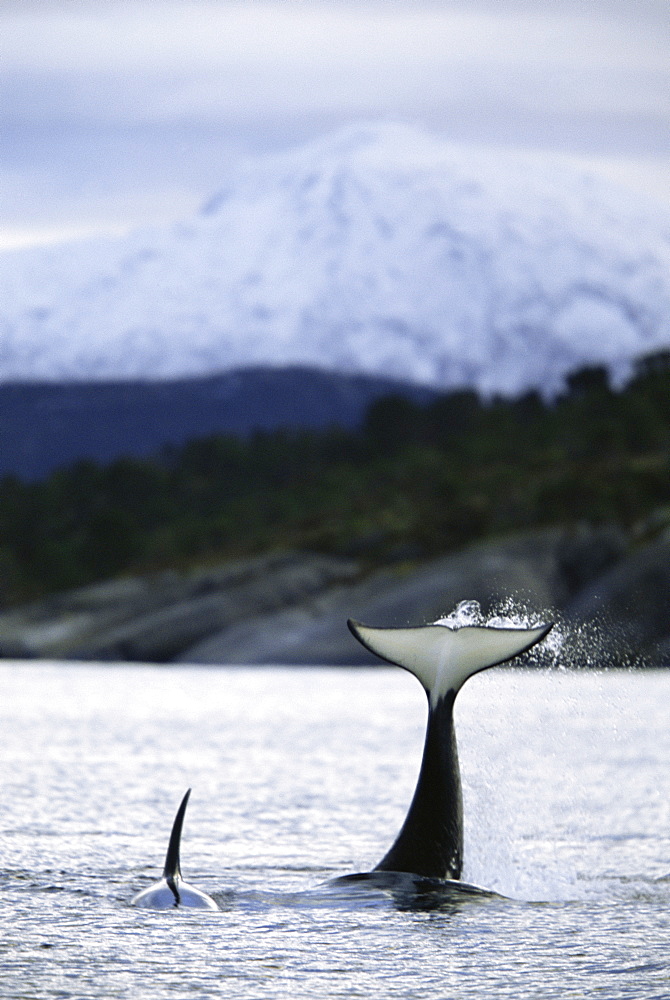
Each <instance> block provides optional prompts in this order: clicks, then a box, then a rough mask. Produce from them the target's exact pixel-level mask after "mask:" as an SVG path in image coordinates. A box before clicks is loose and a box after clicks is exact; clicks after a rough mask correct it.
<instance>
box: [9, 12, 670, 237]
mask: <svg viewBox="0 0 670 1000" xmlns="http://www.w3.org/2000/svg"><path fill="white" fill-rule="evenodd" d="M360 118H365V119H377V118H385V119H393V120H399V121H403V122H406V123H409V124H416V125H419V126H421V127H424V128H426V129H428V130H430V131H432V132H434V133H436V134H437V135H439V136H441V137H443V138H446V139H449V140H452V141H454V142H456V143H459V144H463V145H476V146H478V147H480V148H481V147H484V148H489V149H490V150H491V155H495V151H496V149H499V148H500V147H504V148H511V149H515V150H521V151H530V152H533V153H534V154H536V155H550V156H560V157H567V158H569V159H574V160H577V161H579V162H584V163H586V164H588V165H589V167H590V168H591V169H593V170H594V171H596V172H600V173H603V174H605V175H607V176H609V177H612V178H614V179H615V180H617V181H620V182H622V183H624V184H626V185H628V186H630V187H633V188H635V189H636V190H639V191H641V192H642V193H644V194H647V195H650V196H652V197H655V198H658V199H661V200H663V201H665V202H666V203H667V202H668V201H669V200H670V0H591V2H590V3H588V4H587V3H583V2H580V3H577V2H573V0H554V2H551V3H549V2H543V0H534V2H532V0H505V2H504V3H502V2H497V3H494V2H486V0H470V2H465V0H451V2H450V0H444V2H429V0H424V2H418V0H417V2H412V0H404V2H400V0H397V2H396V0H377V2H372V0H359V2H358V3H347V2H344V0H330V2H328V0H302V2H298V0H265V2H262V0H238V2H231V0H128V2H121V0H60V2H59V0H49V2H47V0H3V3H2V6H1V7H0V247H2V246H10V245H20V244H30V243H34V242H45V241H48V240H50V239H54V238H58V237H62V236H64V235H68V234H78V233H83V232H95V231H107V232H109V231H122V230H125V229H128V228H131V227H133V226H136V225H140V224H144V223H148V222H167V221H172V220H174V219H178V218H183V217H185V216H188V215H189V214H191V213H192V212H193V211H194V210H196V209H197V207H198V206H199V205H200V204H201V203H202V202H203V201H205V200H206V199H207V197H208V196H209V195H210V194H211V193H212V192H213V191H215V190H216V188H217V187H218V186H220V184H221V182H222V180H223V177H224V175H225V171H226V169H227V166H228V165H229V164H230V162H231V161H232V160H233V159H235V158H237V157H239V156H242V155H245V154H248V153H258V152H263V151H275V150H278V149H281V148H285V147H289V146H293V145H296V144H298V143H301V142H304V141H305V140H307V139H309V138H312V137H316V136H318V135H320V134H323V133H324V132H327V131H329V130H331V129H333V128H336V127H338V126H342V125H345V124H348V123H350V122H351V121H353V120H356V119H360Z"/></svg>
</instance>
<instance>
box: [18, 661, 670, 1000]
mask: <svg viewBox="0 0 670 1000" xmlns="http://www.w3.org/2000/svg"><path fill="white" fill-rule="evenodd" d="M424 701H425V699H424V695H423V693H422V691H421V689H420V687H419V685H418V683H417V682H416V680H414V678H412V677H410V676H409V675H407V674H405V673H403V672H402V671H399V670H393V669H392V668H389V669H386V668H383V669H382V668H380V669H378V670H374V669H371V670H328V669H304V668H302V669H295V670H290V669H270V668H253V669H241V668H237V669H235V668H233V669H230V668H226V669H221V668H219V669H217V668H189V667H182V666H180V667H128V666H120V665H119V666H117V665H104V666H87V665H64V664H54V665H48V664H22V663H19V664H11V663H6V664H3V665H2V666H0V727H1V729H0V733H1V737H0V738H1V741H2V770H1V773H0V784H1V797H0V804H1V810H2V811H1V814H0V968H1V969H2V972H1V973H0V996H2V997H12V998H23V997H25V998H52V997H53V998H57V997H58V998H66V997H77V998H97V997H115V998H116V997H143V996H151V997H157V998H162V997H186V996H190V995H193V996H198V997H214V996H216V997H220V996H235V997H241V998H246V997H248V998H254V1000H257V998H263V997H266V996H268V997H275V996H276V997H324V996H326V997H359V996H364V997H371V996H380V997H391V998H394V997H417V996H420V997H422V998H428V1000H431V998H448V997H458V998H461V997H463V998H468V997H473V998H474V997H476V998H478V1000H481V998H488V997H496V998H499V997H510V998H512V997H514V998H518V997H536V996H537V997H561V998H564V997H567V996H579V997H582V996H589V997H604V998H612V1000H614V998H617V997H636V998H640V997H642V998H651V997H654V998H656V997H658V998H661V997H664V998H667V997H668V996H670V961H669V959H668V956H669V955H670V878H668V877H667V876H668V875H670V767H669V766H668V763H669V761H670V726H669V725H668V721H669V718H670V673H669V672H658V673H634V674H633V673H611V674H604V675H603V674H595V673H563V672H559V671H554V672H544V671H542V672H531V671H512V670H509V669H508V670H500V669H499V670H494V671H490V672H488V673H486V674H482V675H479V676H477V677H475V678H473V679H472V680H471V681H470V682H468V684H467V685H466V687H465V689H464V690H463V691H462V692H461V694H460V695H459V699H458V701H457V711H456V720H457V730H458V738H459V746H460V752H461V765H462V771H463V782H464V793H465V812H466V835H465V843H466V870H465V872H464V877H466V878H467V879H469V880H471V881H474V882H477V883H479V884H481V885H485V886H487V887H489V888H493V889H496V890H497V891H498V892H500V893H502V894H504V895H505V896H506V897H509V898H504V899H501V898H495V897H494V898H483V899H482V898H475V899H466V900H463V901H462V902H460V903H458V904H454V905H451V906H448V907H445V908H444V909H442V910H437V911H435V910H433V911H427V912H424V911H420V910H418V911H417V910H414V911H412V910H410V911H406V910H402V909H398V908H396V906H394V904H393V901H392V900H391V899H390V898H388V897H387V896H386V895H385V894H383V893H381V892H374V891H373V892H371V891H360V892H353V893H352V892H348V893H343V892H338V891H336V890H333V889H331V888H328V887H327V886H324V885H323V883H324V882H326V881H327V880H328V879H329V878H331V877H332V876H334V875H339V874H344V873H346V872H351V871H357V870H366V869H368V868H370V867H371V866H373V865H374V864H375V862H376V861H378V860H379V858H380V857H381V856H382V854H383V853H384V852H385V851H386V849H387V848H388V846H389V845H390V843H391V841H392V839H393V837H394V836H395V833H396V832H397V830H398V828H399V825H400V823H401V821H402V819H403V818H404V813H405V810H406V808H407V805H408V803H409V799H410V797H411V793H412V790H413V786H414V780H415V778H416V774H417V771H418V766H419V760H420V754H421V748H422V742H423V727H424V722H425V705H424ZM189 785H192V786H193V794H192V797H191V803H190V805H189V810H188V813H187V816H186V822H185V827H184V841H183V845H182V867H183V870H184V875H185V877H186V878H187V879H188V880H189V881H190V882H192V883H193V884H195V885H196V886H198V887H199V888H201V889H203V890H205V891H208V892H210V893H212V894H213V895H214V896H215V898H216V899H217V900H218V901H219V903H220V904H221V906H222V912H220V913H210V912H203V911H188V910H177V911H168V912H150V911H149V912H147V911H141V910H136V909H134V908H132V907H130V906H129V905H128V904H129V900H130V899H131V898H132V896H133V895H134V893H135V892H137V891H138V890H139V889H141V888H143V887H144V886H146V885H148V884H149V883H150V882H151V881H152V880H153V879H155V878H157V877H158V876H159V875H160V870H161V868H162V863H163V858H164V854H165V848H166V845H167V837H168V834H169V830H170V826H171V823H172V818H173V815H174V812H175V810H176V808H177V805H178V804H179V800H180V799H181V796H182V794H183V792H184V791H185V789H186V788H187V787H188V786H189Z"/></svg>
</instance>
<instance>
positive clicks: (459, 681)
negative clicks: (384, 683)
mask: <svg viewBox="0 0 670 1000" xmlns="http://www.w3.org/2000/svg"><path fill="white" fill-rule="evenodd" d="M551 627H552V626H551V625H540V626H538V627H537V628H493V627H491V626H480V625H465V626H463V627H461V628H457V629H452V628H449V627H447V626H446V625H423V626H420V627H418V628H369V627H368V626H367V625H361V624H360V623H359V622H354V621H350V622H349V628H350V629H351V631H352V632H353V634H354V635H355V636H356V638H357V639H358V640H359V641H360V642H362V643H363V645H364V646H366V647H367V649H369V650H370V651H371V652H373V653H376V654H377V656H381V658H382V659H384V660H388V661H389V663H395V664H396V665H397V666H399V667H404V669H405V670H409V671H410V673H412V674H414V675H415V677H418V679H419V680H420V681H421V683H422V684H423V686H424V688H425V689H426V691H427V692H428V694H429V696H430V700H431V703H433V704H435V703H436V702H437V701H438V700H439V699H440V698H442V697H444V695H445V694H446V693H447V691H453V692H454V693H456V692H457V691H458V690H459V689H460V688H461V687H462V686H463V685H464V684H465V682H466V680H467V679H468V677H472V675H473V674H476V673H479V671H480V670H486V669H487V668H488V667H495V666H496V665H497V664H499V663H504V662H505V661H506V660H511V659H512V658H513V657H515V656H518V655H519V654H520V653H523V652H525V651H526V650H527V649H530V647H531V646H534V645H535V643H536V642H539V641H540V640H541V639H543V638H544V637H545V635H546V634H547V632H549V630H550V629H551Z"/></svg>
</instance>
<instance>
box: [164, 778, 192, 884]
mask: <svg viewBox="0 0 670 1000" xmlns="http://www.w3.org/2000/svg"><path fill="white" fill-rule="evenodd" d="M190 795H191V789H190V788H189V789H188V791H187V792H186V795H185V796H184V798H183V799H182V800H181V805H180V806H179V809H177V815H176V816H175V818H174V823H173V824H172V833H171V834H170V843H169V844H168V849H167V854H166V855H165V867H164V868H163V878H166V879H170V878H172V879H174V878H181V864H180V860H179V848H180V845H181V831H182V827H183V825H184V816H185V815H186V806H187V805H188V800H189V797H190Z"/></svg>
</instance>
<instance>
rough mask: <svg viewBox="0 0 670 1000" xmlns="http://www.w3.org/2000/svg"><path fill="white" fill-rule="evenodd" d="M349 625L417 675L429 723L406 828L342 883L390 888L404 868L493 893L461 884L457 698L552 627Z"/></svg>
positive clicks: (424, 882) (462, 887) (427, 880)
mask: <svg viewBox="0 0 670 1000" xmlns="http://www.w3.org/2000/svg"><path fill="white" fill-rule="evenodd" d="M348 625H349V628H350V629H351V631H352V633H353V634H354V636H355V637H356V638H357V639H358V640H359V641H360V642H361V643H362V644H363V645H364V646H365V647H366V648H367V649H369V650H371V651H372V652H373V653H375V654H376V655H377V656H379V657H381V658H382V659H384V660H386V661H387V662H389V663H394V664H396V665H397V666H400V667H403V668H404V669H405V670H408V671H409V672H410V673H412V674H414V676H415V677H417V678H418V680H419V681H420V682H421V684H422V685H423V687H424V690H425V692H426V695H427V697H428V723H427V727H426V738H425V744H424V749H423V759H422V762H421V770H420V772H419V777H418V780H417V785H416V790H415V792H414V797H413V799H412V803H411V805H410V807H409V811H408V813H407V817H406V819H405V822H404V823H403V826H402V829H401V830H400V833H399V834H398V836H397V838H396V840H395V842H394V844H393V846H392V847H391V848H390V850H389V851H388V852H387V853H386V854H385V855H384V857H383V858H382V859H381V861H380V862H379V864H378V865H377V866H376V867H375V868H374V870H373V871H372V872H369V873H364V874H361V875H350V876H344V879H343V881H347V882H352V881H355V880H358V879H367V880H368V881H369V882H371V883H372V884H373V885H374V884H376V883H378V882H379V883H380V887H383V886H384V883H385V882H387V881H388V880H387V878H386V875H387V873H405V874H409V875H411V876H414V877H415V882H416V886H417V888H418V889H419V890H420V888H421V886H423V887H424V889H425V888H426V887H428V888H430V887H431V885H434V883H435V881H436V880H437V881H439V882H440V883H442V884H443V885H444V886H445V888H447V887H448V886H450V887H451V888H453V889H454V890H459V891H466V892H471V893H473V894H477V893H480V892H484V893H486V890H480V889H478V887H477V886H470V885H468V884H466V883H463V882H460V878H461V872H462V869H463V800H462V793H461V776H460V770H459V766H458V748H457V745H456V733H455V729H454V717H453V709H454V702H455V700H456V696H457V694H458V692H459V691H460V689H461V688H462V686H463V685H464V684H465V682H466V680H467V679H468V678H469V677H472V676H473V675H474V674H476V673H479V672H480V671H482V670H487V669H488V668H489V667H494V666H497V665H498V664H500V663H504V662H506V661H507V660H510V659H512V658H513V657H515V656H518V655H519V654H520V653H523V652H525V651H526V650H528V649H530V648H531V646H534V645H535V644H536V643H538V642H540V641H541V640H542V639H544V637H545V636H546V635H547V633H548V632H549V630H550V629H551V627H552V625H542V626H539V627H538V628H532V629H519V628H492V627H482V626H463V627H461V628H450V627H448V626H446V625H442V624H439V625H426V626H422V627H418V628H392V629H378V628H369V627H367V626H365V625H361V624H359V623H358V622H354V621H349V622H348Z"/></svg>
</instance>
